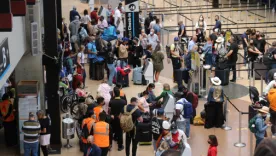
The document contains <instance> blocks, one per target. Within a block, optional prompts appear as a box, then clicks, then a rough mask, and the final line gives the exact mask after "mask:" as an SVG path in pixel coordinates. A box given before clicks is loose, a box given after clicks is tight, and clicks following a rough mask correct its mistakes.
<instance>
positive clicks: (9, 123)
mask: <svg viewBox="0 0 276 156" xmlns="http://www.w3.org/2000/svg"><path fill="white" fill-rule="evenodd" d="M0 120H1V121H2V122H3V126H4V134H5V144H6V146H7V147H11V146H15V145H16V144H17V138H16V136H17V135H16V134H17V129H16V121H15V115H14V109H13V103H12V101H11V100H10V96H9V94H8V93H4V95H3V96H2V102H0Z"/></svg>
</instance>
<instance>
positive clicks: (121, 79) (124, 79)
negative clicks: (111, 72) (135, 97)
mask: <svg viewBox="0 0 276 156" xmlns="http://www.w3.org/2000/svg"><path fill="white" fill-rule="evenodd" d="M116 80H117V83H120V84H122V87H129V78H128V74H127V75H125V76H123V75H122V74H121V73H120V72H117V79H116Z"/></svg>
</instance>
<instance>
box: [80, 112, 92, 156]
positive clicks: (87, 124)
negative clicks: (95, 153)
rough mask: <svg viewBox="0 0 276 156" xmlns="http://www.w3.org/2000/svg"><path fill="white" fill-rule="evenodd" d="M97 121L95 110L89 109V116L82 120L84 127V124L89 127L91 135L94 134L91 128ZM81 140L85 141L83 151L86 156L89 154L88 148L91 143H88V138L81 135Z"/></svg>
mask: <svg viewBox="0 0 276 156" xmlns="http://www.w3.org/2000/svg"><path fill="white" fill-rule="evenodd" d="M94 123H95V119H94V112H93V111H89V112H88V117H87V118H85V119H84V120H83V121H82V125H81V127H82V129H83V128H84V126H85V125H86V126H87V129H88V131H89V135H91V134H92V132H91V129H92V126H93V124H94ZM81 141H82V143H83V153H84V156H86V154H87V149H88V147H89V144H88V141H87V138H84V137H83V136H82V137H81Z"/></svg>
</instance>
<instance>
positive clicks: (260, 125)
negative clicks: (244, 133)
mask: <svg viewBox="0 0 276 156" xmlns="http://www.w3.org/2000/svg"><path fill="white" fill-rule="evenodd" d="M268 113H269V108H268V107H266V106H263V107H262V108H261V109H258V114H257V115H256V116H254V117H253V118H252V119H251V120H250V121H249V129H250V131H251V132H252V133H254V134H255V137H256V146H255V148H256V147H257V146H258V144H259V143H260V142H261V141H262V140H263V139H264V136H265V132H266V129H267V127H269V126H271V123H268V124H266V123H265V119H266V116H267V114H268Z"/></svg>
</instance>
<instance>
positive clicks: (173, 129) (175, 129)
mask: <svg viewBox="0 0 276 156" xmlns="http://www.w3.org/2000/svg"><path fill="white" fill-rule="evenodd" d="M171 131H172V133H175V132H176V131H177V125H176V124H175V123H172V125H171Z"/></svg>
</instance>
